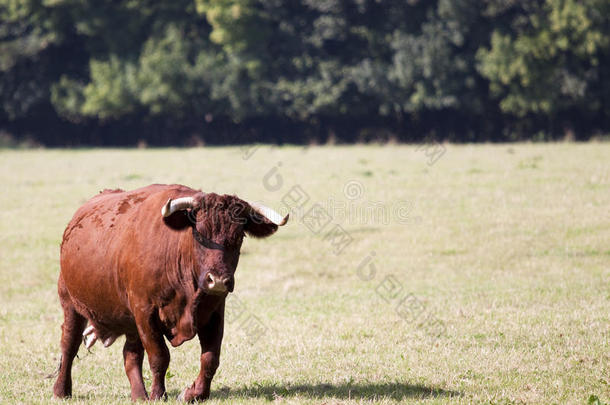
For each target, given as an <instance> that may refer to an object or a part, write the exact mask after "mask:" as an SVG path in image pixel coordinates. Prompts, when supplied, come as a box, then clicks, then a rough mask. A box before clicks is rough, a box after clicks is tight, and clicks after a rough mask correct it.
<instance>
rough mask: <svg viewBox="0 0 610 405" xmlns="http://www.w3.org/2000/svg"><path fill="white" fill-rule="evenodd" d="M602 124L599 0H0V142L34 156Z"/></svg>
mask: <svg viewBox="0 0 610 405" xmlns="http://www.w3.org/2000/svg"><path fill="white" fill-rule="evenodd" d="M609 121H610V0H400V1H399V0H302V1H282V0H265V1H263V0H172V1H153V0H111V1H92V0H0V132H2V133H4V134H12V135H13V136H14V137H16V139H26V138H28V139H32V140H33V141H35V142H39V143H42V144H45V145H133V144H136V143H138V142H145V143H148V144H152V145H169V144H178V145H184V144H192V143H211V144H220V143H248V142H254V141H265V142H279V143H284V142H288V143H307V142H328V141H338V142H354V141H363V142H366V141H375V140H397V141H420V140H421V139H423V138H425V137H435V138H436V139H439V140H440V139H445V140H450V141H458V142H460V141H510V140H519V139H557V138H562V137H565V136H569V137H573V138H576V139H587V138H589V137H590V136H593V135H596V134H600V133H604V132H605V131H608V130H609V129H610V122H609ZM4 136H6V135H4Z"/></svg>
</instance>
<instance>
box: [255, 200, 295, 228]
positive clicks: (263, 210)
mask: <svg viewBox="0 0 610 405" xmlns="http://www.w3.org/2000/svg"><path fill="white" fill-rule="evenodd" d="M250 206H251V207H252V209H253V210H254V211H256V212H257V213H259V214H260V215H262V216H263V217H265V218H267V219H268V220H269V221H271V222H272V223H274V224H276V225H277V226H282V225H286V222H288V215H289V214H286V216H285V217H282V216H281V215H280V213H279V212H276V211H274V210H273V209H271V208H269V207H266V206H264V205H263V204H258V203H250Z"/></svg>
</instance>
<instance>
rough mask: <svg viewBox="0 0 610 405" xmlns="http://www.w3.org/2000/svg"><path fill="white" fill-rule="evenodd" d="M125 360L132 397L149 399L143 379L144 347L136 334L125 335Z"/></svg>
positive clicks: (133, 398) (134, 398)
mask: <svg viewBox="0 0 610 405" xmlns="http://www.w3.org/2000/svg"><path fill="white" fill-rule="evenodd" d="M123 360H124V362H125V373H127V378H128V379H129V385H131V399H132V400H134V401H135V400H137V399H148V394H146V388H145V387H144V380H143V379H142V361H143V360H144V347H143V346H142V341H141V340H140V337H139V336H138V335H137V334H136V335H135V336H134V335H126V336H125V346H123Z"/></svg>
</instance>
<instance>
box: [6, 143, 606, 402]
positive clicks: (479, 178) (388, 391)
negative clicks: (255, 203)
mask: <svg viewBox="0 0 610 405" xmlns="http://www.w3.org/2000/svg"><path fill="white" fill-rule="evenodd" d="M243 154H244V151H243V150H242V149H240V148H198V149H187V150H183V149H163V150H78V151H64V150H47V151H45V150H30V151H0V184H1V185H2V193H1V194H0V206H1V207H2V209H1V210H0V219H1V221H0V238H1V239H0V353H1V356H0V370H2V372H1V373H0V402H1V403H52V402H53V401H52V400H51V399H50V398H51V392H52V384H53V380H52V379H47V378H45V376H46V375H47V374H49V373H52V372H53V371H54V369H55V366H56V364H57V360H58V353H59V346H58V345H59V337H60V324H61V322H62V315H61V311H60V306H59V303H58V298H57V293H56V280H57V275H58V271H59V263H58V255H59V244H60V242H61V236H62V233H63V230H64V227H65V225H66V224H67V222H68V221H69V220H70V218H71V216H72V214H73V213H74V211H75V210H76V209H77V208H78V206H79V205H80V204H82V203H83V202H84V201H85V200H86V199H88V198H89V197H91V196H92V195H94V194H96V193H97V192H98V191H99V190H101V189H103V188H114V187H121V188H125V189H132V188H136V187H140V186H143V185H146V184H150V183H173V182H175V183H182V184H187V185H190V186H194V187H201V188H202V189H203V190H205V191H215V192H219V193H235V194H237V195H239V196H240V197H242V198H244V199H250V200H259V201H264V202H265V203H267V204H268V205H271V206H273V207H275V208H276V209H280V208H282V198H283V196H284V195H285V194H286V193H287V192H288V191H289V190H290V189H291V188H292V187H293V186H295V185H299V186H300V187H301V188H302V190H304V191H305V192H307V194H308V195H309V197H310V199H309V201H308V202H307V204H306V205H305V209H309V208H311V207H312V206H313V205H314V203H315V202H320V203H322V204H323V205H326V206H328V205H329V204H331V203H332V204H334V206H335V207H339V208H338V209H335V210H334V211H333V214H332V218H331V223H330V224H329V225H328V227H327V228H326V229H324V230H323V231H321V232H320V233H318V234H314V233H312V232H311V231H310V230H309V229H308V228H307V227H306V226H305V225H304V224H303V223H302V222H301V221H300V219H301V217H302V214H303V212H302V211H301V212H300V213H299V212H295V214H294V215H293V217H292V219H291V222H289V224H288V225H287V226H286V227H285V228H282V229H281V230H280V231H279V232H278V233H277V234H276V235H275V236H273V237H272V238H269V239H265V240H255V239H246V241H245V242H244V246H243V249H242V258H241V261H240V266H239V268H238V271H237V285H236V290H235V293H234V298H233V299H234V300H235V302H234V303H237V302H238V301H239V303H241V304H242V305H243V307H244V308H245V310H244V313H243V314H242V316H241V317H240V318H239V319H237V320H233V322H231V323H228V325H227V327H226V331H225V339H224V345H223V350H222V356H221V365H220V368H219V371H218V373H217V376H216V378H215V379H214V382H213V386H212V403H225V402H242V403H265V402H268V401H278V402H287V403H313V404H319V403H395V402H406V403H416V402H420V401H422V402H426V403H461V404H468V403H473V402H474V403H494V404H495V403H497V404H509V403H545V404H547V403H549V404H550V403H586V402H587V400H588V398H589V397H590V396H591V395H595V396H598V397H599V398H600V400H601V401H604V402H609V401H610V144H608V143H591V144H516V145H478V146H471V145H463V146H456V145H447V150H446V153H445V154H444V155H443V156H442V157H441V158H440V159H439V160H438V161H436V163H434V164H433V165H429V164H428V162H429V161H430V160H429V158H428V157H427V156H426V151H425V150H422V148H421V147H419V148H418V147H415V146H411V147H410V146H353V147H310V148H307V149H303V148H297V147H283V148H275V147H274V148H270V147H266V146H262V147H260V148H259V149H257V150H256V151H255V152H254V154H253V155H252V156H251V157H250V158H249V159H244V158H243ZM280 162H281V165H280V166H278V163H280ZM274 167H277V174H279V175H280V176H281V182H280V183H278V182H277V180H278V179H277V177H275V176H274V175H273V173H272V175H271V176H267V177H268V180H267V181H266V182H265V180H264V179H265V176H266V174H268V173H269V171H270V170H271V169H273V168H274ZM348 185H349V187H348ZM273 186H275V187H273ZM348 197H349V198H348ZM341 206H343V207H344V211H343V212H341ZM371 206H374V207H377V208H375V209H373V210H370V209H369V208H371ZM367 207H368V208H367ZM367 209H369V210H368V211H367ZM367 212H368V214H367ZM350 213H351V214H353V215H350ZM354 213H356V214H354ZM358 213H359V214H358ZM335 224H339V225H341V226H342V227H343V228H344V229H345V230H346V231H347V232H348V233H349V235H350V236H351V237H352V239H353V241H352V243H351V244H349V245H348V246H347V247H346V248H345V250H344V251H343V252H342V253H340V254H338V255H337V254H335V253H334V252H333V246H332V244H331V243H330V242H329V240H327V239H325V234H326V231H327V230H328V229H330V228H331V227H332V226H334V225H335ZM371 252H375V256H371ZM367 258H368V259H372V260H370V261H369V262H368V263H365V264H363V261H364V260H366V259H367ZM370 265H372V266H374V267H373V270H375V272H374V274H373V273H372V272H371V267H370ZM405 297H407V298H408V301H406V302H408V303H411V304H413V306H411V307H405V306H403V307H400V310H397V305H399V303H400V301H401V300H402V299H404V298H405ZM414 308H415V309H417V310H422V311H423V312H422V314H421V315H420V317H418V319H416V320H412V319H411V315H412V314H413V313H415V312H416V311H415V309H414ZM401 311H402V312H401ZM409 311H413V312H409ZM399 313H402V315H403V316H402V317H401V316H400V315H399ZM249 316H256V317H258V319H260V321H261V322H262V324H263V325H264V326H265V327H266V328H267V329H266V332H265V334H264V336H263V337H262V338H261V339H259V340H253V339H252V338H251V337H250V336H249V329H248V328H247V327H244V326H243V321H244V320H246V319H248V317H249ZM427 317H428V318H427ZM439 333H440V336H439V335H438V334H439ZM195 340H196V339H195ZM121 348H122V338H121V339H119V340H118V341H117V343H115V344H114V345H113V346H112V347H110V348H109V349H103V348H102V347H101V346H99V345H96V346H95V347H94V348H93V350H92V353H91V354H87V352H86V351H85V350H84V349H82V348H81V352H80V355H79V356H80V358H79V359H77V360H76V361H75V365H74V370H73V375H74V398H73V399H72V400H71V403H83V402H97V403H129V385H128V381H127V378H126V377H125V374H124V371H123V366H122V356H121ZM171 353H172V362H171V364H170V374H169V377H170V378H168V381H167V387H168V391H169V401H170V402H172V401H175V399H176V397H177V395H178V393H179V392H180V391H181V390H182V389H183V388H184V387H185V386H187V385H190V384H191V383H192V381H193V380H194V378H195V376H196V374H197V372H198V357H199V349H198V344H197V343H196V341H190V342H187V343H185V344H184V345H183V346H181V347H179V348H176V349H172V350H171ZM145 376H146V378H149V377H150V372H149V371H148V366H147V365H146V371H145ZM147 381H148V383H150V380H147Z"/></svg>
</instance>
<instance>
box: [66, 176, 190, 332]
mask: <svg viewBox="0 0 610 405" xmlns="http://www.w3.org/2000/svg"><path fill="white" fill-rule="evenodd" d="M188 190H190V189H188V188H186V187H180V186H165V185H152V186H148V187H144V188H141V189H138V190H133V191H123V190H105V191H103V192H101V193H100V194H98V195H97V196H95V197H93V198H92V199H90V200H89V201H87V202H86V203H85V204H84V205H83V206H82V207H80V208H79V209H78V210H77V211H76V213H75V214H74V217H73V218H72V220H71V221H70V223H69V224H68V226H67V228H66V230H65V232H64V237H63V241H62V246H61V276H60V283H64V285H65V287H66V289H67V290H68V292H69V294H70V296H71V298H72V300H73V301H74V304H75V306H76V308H77V309H78V310H79V312H81V313H82V314H83V315H85V316H87V317H88V318H89V319H92V320H98V321H100V322H104V320H105V319H110V318H121V317H129V314H130V311H129V308H128V296H127V290H128V289H127V286H126V285H125V283H127V282H128V280H125V271H126V269H125V268H126V266H127V267H130V266H131V267H134V266H136V267H137V264H138V263H137V262H138V261H140V260H141V259H142V257H143V256H145V255H146V253H147V252H143V251H141V250H142V248H141V243H139V240H138V238H139V236H140V235H141V234H147V233H151V232H153V231H151V230H147V229H146V228H147V227H148V228H150V227H153V226H155V224H157V223H156V222H155V221H154V220H153V219H154V218H156V217H160V210H161V206H162V203H163V202H165V200H166V199H167V198H168V197H167V196H168V195H169V196H172V195H176V194H183V193H185V192H188ZM153 211H154V212H153ZM156 226H160V225H159V224H157V225H156ZM143 228H144V229H143ZM132 263H133V264H132ZM128 270H129V271H131V272H134V271H137V270H138V269H137V268H130V269H128Z"/></svg>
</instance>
